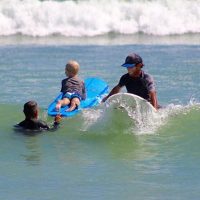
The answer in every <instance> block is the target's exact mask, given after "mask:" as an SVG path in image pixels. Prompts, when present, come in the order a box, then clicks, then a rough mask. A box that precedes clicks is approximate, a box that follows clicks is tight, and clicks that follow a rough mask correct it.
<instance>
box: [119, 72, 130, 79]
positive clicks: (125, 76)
mask: <svg viewBox="0 0 200 200" xmlns="http://www.w3.org/2000/svg"><path fill="white" fill-rule="evenodd" d="M129 77H130V76H129V74H128V73H126V74H123V75H122V76H121V78H129Z"/></svg>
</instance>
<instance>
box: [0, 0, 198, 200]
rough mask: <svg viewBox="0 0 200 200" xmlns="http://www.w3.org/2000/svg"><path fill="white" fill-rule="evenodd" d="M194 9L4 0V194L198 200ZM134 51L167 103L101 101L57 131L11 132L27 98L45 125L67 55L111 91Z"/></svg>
mask: <svg viewBox="0 0 200 200" xmlns="http://www.w3.org/2000/svg"><path fill="white" fill-rule="evenodd" d="M199 13H200V7H199V0H193V1H187V0H175V1H163V0H144V1H143V0H142V1H141V0H134V1H132V0H129V1H127V0H106V1H105V0H101V1H99V0H92V1H82V0H77V1H75V0H51V1H46V0H34V1H33V0H28V1H21V0H13V1H10V0H2V1H1V2H0V19H1V20H0V80H1V84H0V119H1V120H0V147H1V148H0V197H1V199H4V200H13V199H15V200H18V199H19V200H27V199H29V200H36V199H37V200H38V199H41V200H57V199H58V200H63V199H70V200H79V199H81V200H82V199H85V200H88V199H92V200H93V199H95V200H105V199H109V200H122V199H128V200H129V199H130V200H132V199H134V200H144V199H148V200H160V199H162V200H171V199H173V200H180V199H181V200H188V199H192V200H198V199H199V198H200V194H199V191H200V181H199V180H200V167H199V165H200V145H199V143H200V123H199V122H200V76H199V74H200V57H199V55H200V40H199V38H200V34H199V33H200V21H199V20H200V17H199ZM130 52H136V53H138V54H140V55H141V56H142V58H143V60H144V63H145V66H144V70H145V71H146V72H148V73H150V74H152V75H153V77H154V79H155V82H156V88H157V95H158V100H159V103H160V105H162V106H163V107H164V108H163V109H162V110H160V111H159V112H157V113H156V114H155V113H154V114H153V115H146V113H145V112H143V111H142V110H141V111H140V110H137V112H134V111H132V110H131V109H129V108H127V107H126V108H125V109H114V108H113V107H112V105H110V106H107V105H106V106H105V105H104V104H101V105H100V106H99V107H96V108H94V109H89V110H85V111H83V112H81V113H80V114H78V115H77V116H76V117H73V118H65V119H64V120H63V121H62V124H61V127H60V128H59V129H58V130H57V131H54V132H42V133H41V134H35V135H33V134H24V133H22V132H17V131H15V130H13V125H14V124H16V123H18V122H20V121H22V120H23V119H24V115H23V113H22V110H23V104H24V103H25V102H27V101H29V100H31V99H33V100H36V101H37V102H38V104H39V106H40V118H41V119H43V120H46V121H47V122H48V123H52V120H53V119H52V118H51V117H49V116H47V112H46V111H47V107H48V105H49V104H50V103H51V101H52V100H53V99H54V98H55V96H57V94H58V92H59V90H60V84H61V83H60V82H61V80H62V79H63V78H64V77H65V73H64V67H65V64H66V62H67V61H68V60H69V59H76V60H77V61H78V62H79V63H80V66H81V71H80V77H81V78H82V79H85V78H87V77H89V76H97V77H100V78H102V79H104V80H105V81H107V83H108V84H109V86H110V88H112V87H113V86H115V85H116V84H117V82H118V80H119V78H120V76H121V75H122V74H124V73H126V71H125V69H124V68H122V67H120V65H121V64H122V63H123V62H124V59H125V57H126V56H127V54H129V53H130ZM124 91H125V90H124ZM121 104H122V102H119V106H120V107H121Z"/></svg>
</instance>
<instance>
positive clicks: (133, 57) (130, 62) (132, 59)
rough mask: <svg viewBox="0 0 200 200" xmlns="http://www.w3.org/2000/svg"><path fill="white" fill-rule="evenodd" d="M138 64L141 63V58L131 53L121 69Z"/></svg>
mask: <svg viewBox="0 0 200 200" xmlns="http://www.w3.org/2000/svg"><path fill="white" fill-rule="evenodd" d="M138 63H142V64H143V61H142V58H141V57H140V56H139V55H137V54H135V53H131V54H129V55H128V56H127V57H126V60H125V63H124V64H122V65H121V66H122V67H133V66H134V65H136V64H138Z"/></svg>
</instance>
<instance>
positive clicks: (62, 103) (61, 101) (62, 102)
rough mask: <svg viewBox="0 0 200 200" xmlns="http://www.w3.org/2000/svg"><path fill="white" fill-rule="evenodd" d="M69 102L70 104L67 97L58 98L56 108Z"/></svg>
mask: <svg viewBox="0 0 200 200" xmlns="http://www.w3.org/2000/svg"><path fill="white" fill-rule="evenodd" d="M69 104H70V100H69V99H68V98H63V99H61V100H59V101H58V103H57V104H56V110H60V108H61V107H62V106H66V105H69Z"/></svg>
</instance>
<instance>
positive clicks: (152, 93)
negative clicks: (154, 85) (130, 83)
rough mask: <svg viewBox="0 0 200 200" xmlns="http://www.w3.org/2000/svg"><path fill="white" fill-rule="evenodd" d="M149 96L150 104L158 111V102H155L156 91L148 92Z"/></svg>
mask: <svg viewBox="0 0 200 200" xmlns="http://www.w3.org/2000/svg"><path fill="white" fill-rule="evenodd" d="M149 96H150V102H151V104H152V105H153V107H154V108H155V109H156V110H157V109H158V100H157V95H156V91H150V92H149Z"/></svg>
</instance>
